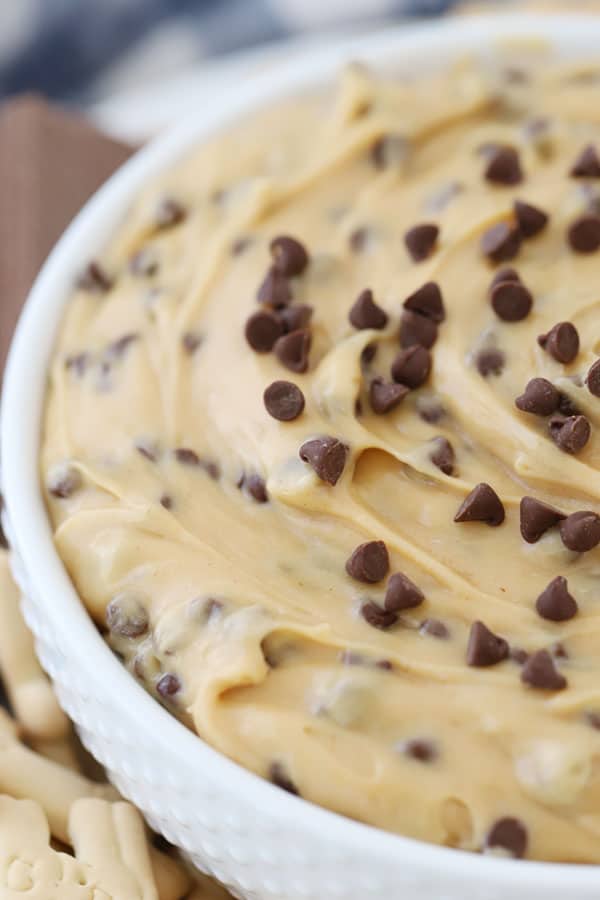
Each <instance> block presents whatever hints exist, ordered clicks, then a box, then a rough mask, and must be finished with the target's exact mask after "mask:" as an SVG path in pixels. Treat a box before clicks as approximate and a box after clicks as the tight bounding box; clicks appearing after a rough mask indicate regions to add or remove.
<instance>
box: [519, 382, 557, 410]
mask: <svg viewBox="0 0 600 900" xmlns="http://www.w3.org/2000/svg"><path fill="white" fill-rule="evenodd" d="M559 402H560V392H559V391H558V390H557V389H556V388H555V387H554V385H553V384H552V382H551V381H548V379H547V378H532V379H531V381H528V382H527V385H526V387H525V392H524V393H523V394H521V396H520V397H517V399H516V400H515V406H516V407H517V409H520V410H522V411H523V412H528V413H534V414H535V415H537V416H551V415H552V413H553V412H556V410H557V409H558V404H559Z"/></svg>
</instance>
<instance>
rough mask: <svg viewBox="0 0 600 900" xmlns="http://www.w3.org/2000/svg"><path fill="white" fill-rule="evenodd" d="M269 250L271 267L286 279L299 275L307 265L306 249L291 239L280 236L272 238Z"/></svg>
mask: <svg viewBox="0 0 600 900" xmlns="http://www.w3.org/2000/svg"><path fill="white" fill-rule="evenodd" d="M269 249H270V251H271V256H272V257H273V266H274V267H275V269H276V270H277V271H278V272H281V274H282V275H285V276H286V278H291V277H293V276H294V275H300V274H301V273H302V272H304V270H305V268H306V267H307V265H308V253H307V252H306V248H305V247H304V246H303V245H302V244H301V243H300V241H297V240H296V239H295V238H293V237H288V236H286V235H282V236H280V237H276V238H274V239H273V240H272V241H271V243H270V245H269Z"/></svg>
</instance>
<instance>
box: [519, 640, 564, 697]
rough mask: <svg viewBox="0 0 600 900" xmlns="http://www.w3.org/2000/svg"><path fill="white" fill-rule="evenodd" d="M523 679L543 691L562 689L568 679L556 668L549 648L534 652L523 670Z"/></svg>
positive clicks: (525, 682) (524, 682)
mask: <svg viewBox="0 0 600 900" xmlns="http://www.w3.org/2000/svg"><path fill="white" fill-rule="evenodd" d="M521 681H522V682H523V684H528V685H530V686H531V687H533V688H538V689H539V690H541V691H562V690H563V689H564V688H566V686H567V679H566V678H565V677H564V675H561V674H560V672H559V671H558V670H557V669H556V666H555V665H554V660H553V659H552V657H551V656H550V654H549V653H548V651H547V650H538V651H537V653H533V654H532V655H531V656H530V657H529V659H528V660H527V662H526V663H525V665H524V666H523V668H522V670H521Z"/></svg>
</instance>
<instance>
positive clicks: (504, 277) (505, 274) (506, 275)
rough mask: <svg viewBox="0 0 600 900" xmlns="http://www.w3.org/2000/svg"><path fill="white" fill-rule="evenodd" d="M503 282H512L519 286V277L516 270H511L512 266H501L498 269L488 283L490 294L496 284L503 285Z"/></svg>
mask: <svg viewBox="0 0 600 900" xmlns="http://www.w3.org/2000/svg"><path fill="white" fill-rule="evenodd" d="M505 281H513V282H516V283H517V284H520V283H521V276H520V275H519V273H518V272H517V270H516V269H513V267H512V266H503V267H502V268H501V269H498V271H497V272H496V274H495V275H494V277H493V278H492V281H491V283H490V294H491V293H492V291H493V290H494V288H495V287H496V285H497V284H503V283H504V282H505Z"/></svg>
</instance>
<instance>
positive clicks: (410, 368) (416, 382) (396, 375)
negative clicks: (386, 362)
mask: <svg viewBox="0 0 600 900" xmlns="http://www.w3.org/2000/svg"><path fill="white" fill-rule="evenodd" d="M430 372H431V353H430V352H429V350H427V348H426V347H421V346H419V345H414V346H412V347H408V348H407V349H406V350H402V351H401V352H400V353H399V354H398V356H397V357H396V358H395V360H394V362H393V363H392V378H393V379H394V381H397V382H398V383H399V384H405V385H406V387H408V388H411V389H415V388H418V387H421V385H422V384H425V382H426V381H427V379H428V378H429V373H430Z"/></svg>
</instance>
